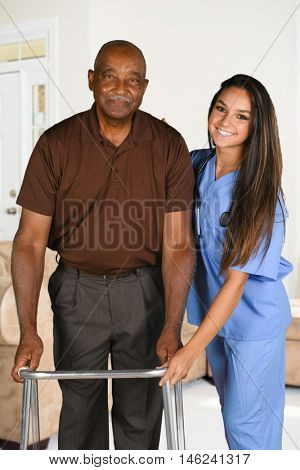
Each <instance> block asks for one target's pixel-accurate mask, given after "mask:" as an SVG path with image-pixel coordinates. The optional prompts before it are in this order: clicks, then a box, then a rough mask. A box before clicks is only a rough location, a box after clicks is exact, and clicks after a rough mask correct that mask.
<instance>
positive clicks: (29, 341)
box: [11, 333, 44, 383]
mask: <svg viewBox="0 0 300 470" xmlns="http://www.w3.org/2000/svg"><path fill="white" fill-rule="evenodd" d="M43 350H44V346H43V342H42V340H41V338H40V337H39V336H38V334H37V333H31V334H27V335H26V336H23V337H21V339H20V343H19V346H18V349H17V352H16V356H15V364H14V367H13V369H12V372H11V376H12V378H13V379H14V381H15V382H18V383H22V382H23V379H22V378H21V377H20V376H19V375H18V371H19V369H20V368H21V367H25V366H28V367H29V369H30V370H36V369H37V368H38V366H39V363H40V359H41V356H42V354H43Z"/></svg>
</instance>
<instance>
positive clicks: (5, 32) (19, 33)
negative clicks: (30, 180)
mask: <svg viewBox="0 0 300 470" xmlns="http://www.w3.org/2000/svg"><path fill="white" fill-rule="evenodd" d="M37 38H45V41H46V56H45V57H41V58H35V59H27V60H16V61H12V62H3V63H0V74H4V73H5V74H6V73H10V72H19V73H20V97H21V115H20V121H21V123H20V124H21V125H20V129H21V131H20V132H21V134H20V152H21V155H20V157H21V161H20V166H21V173H22V175H23V174H24V171H25V169H26V166H27V163H28V158H29V156H30V154H31V151H32V145H31V142H32V140H31V124H29V123H28V112H29V109H30V106H29V101H28V100H29V96H28V86H29V83H30V78H29V77H30V76H32V75H33V74H34V73H35V72H37V73H38V72H40V71H41V69H42V70H44V71H45V73H46V74H47V75H48V87H47V106H46V122H47V127H49V126H51V125H53V124H55V123H56V122H57V121H58V119H59V88H58V20H57V18H49V19H41V20H36V21H32V22H26V23H19V24H18V25H13V24H12V25H7V26H2V27H1V33H0V45H3V44H7V43H11V42H20V41H29V40H32V39H37ZM29 128H30V132H29ZM18 183H21V182H18Z"/></svg>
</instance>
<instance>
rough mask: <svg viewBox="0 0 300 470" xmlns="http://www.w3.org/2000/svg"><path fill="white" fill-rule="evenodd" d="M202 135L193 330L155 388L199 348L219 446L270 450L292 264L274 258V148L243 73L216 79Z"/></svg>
mask: <svg viewBox="0 0 300 470" xmlns="http://www.w3.org/2000/svg"><path fill="white" fill-rule="evenodd" d="M208 131H209V139H210V149H203V150H196V151H194V152H192V159H193V164H194V171H195V175H196V178H197V179H196V190H195V199H196V200H198V201H199V202H200V206H201V212H200V210H199V211H197V212H196V221H195V222H196V224H195V225H196V227H197V228H198V229H199V237H198V239H197V240H198V253H197V268H196V273H195V278H194V282H193V285H192V288H191V289H190V292H189V296H188V302H187V310H188V319H189V322H190V323H193V324H197V325H199V328H198V330H197V332H196V333H195V335H194V337H193V338H192V339H191V340H190V341H189V342H188V343H187V344H186V345H185V346H184V348H182V349H181V350H180V351H178V352H177V353H176V354H175V355H174V356H173V357H172V358H171V359H170V360H168V362H167V363H166V364H164V365H163V366H165V367H166V366H169V367H168V371H167V373H166V374H165V376H164V378H163V379H162V380H161V382H160V383H161V384H163V383H164V382H165V381H166V380H167V379H170V380H171V383H176V381H177V380H179V379H180V378H182V377H184V376H185V375H186V374H187V372H188V371H189V369H190V367H191V366H192V364H193V362H194V361H195V359H196V358H197V357H198V356H199V355H200V354H201V353H202V351H203V350H204V348H206V351H207V357H208V361H209V363H210V366H211V369H212V373H213V377H214V381H215V384H216V387H217V391H218V394H219V397H220V403H221V406H222V414H223V420H224V425H225V434H226V438H227V442H228V445H229V448H230V449H280V448H281V439H282V429H283V425H282V421H283V409H284V392H285V391H284V378H285V331H286V328H287V326H288V325H289V324H290V322H291V309H290V306H289V302H288V298H287V295H286V292H285V289H284V286H283V283H282V278H283V277H285V276H286V275H287V274H288V273H289V272H290V271H291V269H292V266H291V264H290V263H289V262H288V261H286V260H285V259H284V258H282V257H281V250H282V244H283V239H284V232H285V218H286V211H285V208H284V201H283V195H282V190H281V169H282V162H281V150H280V143H279V137H278V129H277V122H276V115H275V111H274V107H273V104H272V101H271V98H270V96H269V94H268V93H267V91H266V89H265V88H264V87H263V85H262V84H261V83H260V82H258V81H257V80H255V79H254V78H253V77H249V76H245V75H236V76H234V77H232V78H230V79H229V80H226V81H225V82H223V83H222V85H221V89H220V90H219V91H218V92H217V93H216V95H215V96H214V97H213V100H212V102H211V105H210V108H209V113H208ZM199 209H200V207H199ZM200 215H201V216H200ZM225 215H226V221H225V222H224V216H225ZM223 222H224V223H223Z"/></svg>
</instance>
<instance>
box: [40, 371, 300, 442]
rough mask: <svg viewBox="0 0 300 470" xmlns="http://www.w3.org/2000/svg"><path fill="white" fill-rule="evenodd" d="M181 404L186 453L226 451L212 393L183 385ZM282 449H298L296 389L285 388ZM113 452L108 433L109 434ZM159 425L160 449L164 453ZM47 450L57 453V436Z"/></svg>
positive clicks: (299, 392)
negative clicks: (53, 450) (54, 450)
mask: <svg viewBox="0 0 300 470" xmlns="http://www.w3.org/2000/svg"><path fill="white" fill-rule="evenodd" d="M183 401H184V415H185V429H186V447H187V449H205V450H213V449H219V450H221V449H227V444H226V441H225V437H224V431H223V422H222V418H221V413H220V407H219V401H218V397H217V393H216V389H215V387H214V386H213V385H211V384H210V383H209V382H207V381H206V380H205V379H199V380H197V381H195V382H192V383H189V384H184V386H183ZM284 428H285V429H284V432H283V449H286V450H292V449H294V450H295V449H300V388H296V387H295V388H294V387H287V388H286V407H285V420H284ZM110 439H111V446H110V448H111V449H113V442H112V432H111V433H110ZM166 448H167V446H166V437H165V428H164V425H163V429H162V434H161V442H160V449H166ZM48 449H57V435H54V436H52V437H51V439H50V441H49V446H48Z"/></svg>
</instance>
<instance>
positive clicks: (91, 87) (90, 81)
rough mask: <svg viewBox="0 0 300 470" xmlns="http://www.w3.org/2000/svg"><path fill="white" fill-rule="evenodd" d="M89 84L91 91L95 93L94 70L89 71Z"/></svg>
mask: <svg viewBox="0 0 300 470" xmlns="http://www.w3.org/2000/svg"><path fill="white" fill-rule="evenodd" d="M88 82H89V89H90V90H91V91H94V70H91V69H89V71H88Z"/></svg>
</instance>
